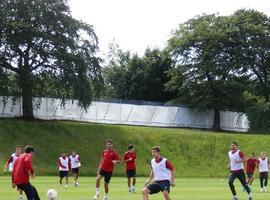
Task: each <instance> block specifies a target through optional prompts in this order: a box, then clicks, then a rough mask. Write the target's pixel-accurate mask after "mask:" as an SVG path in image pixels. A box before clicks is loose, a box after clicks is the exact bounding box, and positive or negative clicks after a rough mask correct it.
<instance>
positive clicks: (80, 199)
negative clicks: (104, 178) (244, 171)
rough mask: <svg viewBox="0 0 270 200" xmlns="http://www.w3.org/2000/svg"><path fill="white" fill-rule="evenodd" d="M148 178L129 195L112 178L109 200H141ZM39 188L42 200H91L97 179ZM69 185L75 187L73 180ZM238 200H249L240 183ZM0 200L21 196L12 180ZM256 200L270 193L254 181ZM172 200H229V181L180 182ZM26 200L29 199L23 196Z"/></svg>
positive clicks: (1, 180)
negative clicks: (53, 198) (51, 192)
mask: <svg viewBox="0 0 270 200" xmlns="http://www.w3.org/2000/svg"><path fill="white" fill-rule="evenodd" d="M145 180H146V178H137V185H136V193H135V194H129V193H128V189H127V186H126V178H119V177H113V178H112V181H111V183H110V192H109V196H108V200H141V199H142V197H141V189H142V188H143V184H144V181H145ZM31 182H32V184H33V185H34V186H35V187H36V188H37V190H38V192H39V195H40V199H41V200H46V199H47V198H46V191H47V190H48V189H51V188H52V189H55V190H57V192H58V200H91V199H92V197H93V195H94V194H95V178H94V177H79V184H80V185H79V187H77V188H75V187H74V186H73V184H70V186H69V188H68V189H64V188H62V187H60V186H59V184H58V177H47V176H46V177H44V176H42V177H36V179H35V180H32V181H31ZM70 183H73V181H72V179H71V177H70ZM235 185H236V190H237V192H238V198H239V200H242V199H243V200H246V199H247V194H246V193H243V192H242V191H241V187H240V185H239V183H238V180H236V181H235ZM0 188H1V189H0V199H1V200H14V199H18V193H17V192H16V190H15V189H12V188H11V184H10V177H9V176H2V177H0ZM101 188H102V189H101V198H100V199H102V197H103V194H104V193H103V192H104V190H103V182H102V187H101ZM252 191H253V199H254V200H269V199H270V192H268V193H260V192H259V180H258V179H255V182H254V185H253V188H252ZM162 199H163V198H162V194H161V193H159V194H155V195H152V196H150V200H162ZM171 199H172V200H230V199H231V193H230V191H229V187H228V184H227V179H221V178H218V179H217V178H203V179H201V178H200V179H196V178H177V181H176V186H175V187H174V188H172V189H171ZM24 200H26V197H25V196H24Z"/></svg>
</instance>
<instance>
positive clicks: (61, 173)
mask: <svg viewBox="0 0 270 200" xmlns="http://www.w3.org/2000/svg"><path fill="white" fill-rule="evenodd" d="M63 178H64V176H63V172H62V171H59V184H60V186H62V184H63Z"/></svg>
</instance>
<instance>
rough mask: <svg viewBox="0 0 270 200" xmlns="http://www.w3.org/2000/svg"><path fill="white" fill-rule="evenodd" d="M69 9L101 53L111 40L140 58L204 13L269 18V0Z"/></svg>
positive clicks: (161, 0) (77, 2)
mask: <svg viewBox="0 0 270 200" xmlns="http://www.w3.org/2000/svg"><path fill="white" fill-rule="evenodd" d="M70 6H71V11H72V15H73V17H75V18H77V19H81V20H83V21H84V22H86V23H88V24H91V25H93V26H94V28H95V32H96V34H97V35H98V38H99V46H100V49H101V52H103V53H105V52H106V51H107V50H108V45H109V44H110V43H111V42H112V41H113V40H115V41H116V43H118V44H119V45H120V48H121V49H123V50H130V51H131V52H133V53H136V52H137V53H139V54H143V53H144V50H145V49H146V48H147V47H150V48H154V47H159V48H163V47H164V46H165V44H166V41H167V40H168V38H169V36H170V33H171V31H172V30H173V29H175V28H177V27H178V24H181V23H183V22H185V21H187V20H188V19H190V18H193V17H194V16H196V15H201V14H203V13H206V14H213V13H219V14H220V15H230V14H232V13H233V12H234V11H236V10H238V9H241V8H248V9H250V8H252V9H256V10H258V11H262V12H264V13H266V14H267V15H268V16H269V15H270V0H70Z"/></svg>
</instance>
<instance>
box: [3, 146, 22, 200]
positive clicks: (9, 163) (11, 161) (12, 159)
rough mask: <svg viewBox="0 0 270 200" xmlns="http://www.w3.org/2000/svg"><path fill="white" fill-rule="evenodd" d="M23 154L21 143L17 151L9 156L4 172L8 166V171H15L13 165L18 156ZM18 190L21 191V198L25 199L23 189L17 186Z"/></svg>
mask: <svg viewBox="0 0 270 200" xmlns="http://www.w3.org/2000/svg"><path fill="white" fill-rule="evenodd" d="M21 154H22V150H21V147H20V146H19V145H17V146H15V153H13V154H11V156H10V157H9V158H8V160H7V162H6V164H5V167H4V173H5V172H6V171H7V167H8V169H9V170H8V171H10V172H12V171H13V166H14V163H15V161H16V160H17V158H18V157H19V156H20V155H21ZM17 190H18V192H19V200H22V199H23V191H22V190H21V189H19V188H17Z"/></svg>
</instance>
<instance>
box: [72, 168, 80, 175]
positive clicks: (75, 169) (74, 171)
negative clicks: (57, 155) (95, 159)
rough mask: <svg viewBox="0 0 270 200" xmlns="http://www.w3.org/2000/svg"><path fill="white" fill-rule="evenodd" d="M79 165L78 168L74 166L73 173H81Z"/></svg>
mask: <svg viewBox="0 0 270 200" xmlns="http://www.w3.org/2000/svg"><path fill="white" fill-rule="evenodd" d="M79 169H80V168H79V167H76V168H72V169H71V170H72V173H73V174H79Z"/></svg>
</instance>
